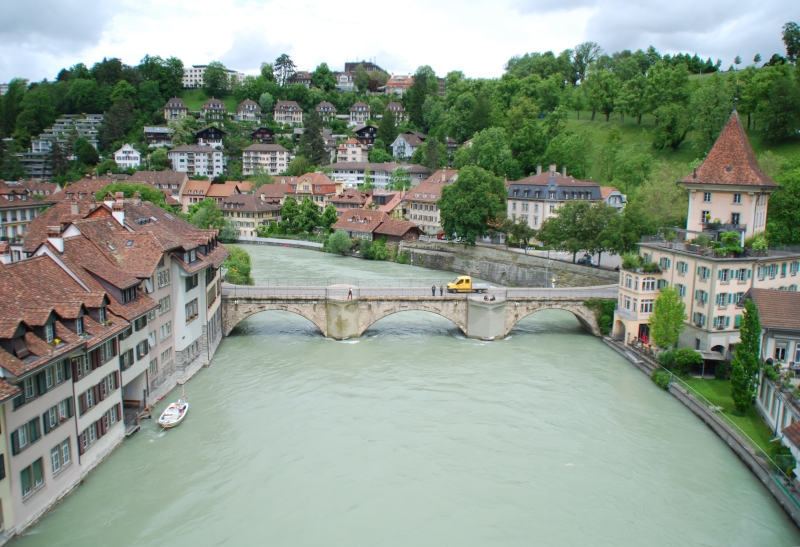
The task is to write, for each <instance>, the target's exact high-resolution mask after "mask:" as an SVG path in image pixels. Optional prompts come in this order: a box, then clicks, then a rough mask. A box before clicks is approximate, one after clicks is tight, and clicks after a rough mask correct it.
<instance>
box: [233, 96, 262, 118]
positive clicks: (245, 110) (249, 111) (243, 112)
mask: <svg viewBox="0 0 800 547" xmlns="http://www.w3.org/2000/svg"><path fill="white" fill-rule="evenodd" d="M236 119H237V120H238V121H240V122H257V121H259V120H260V119H261V107H260V106H258V103H257V102H255V101H251V100H250V99H245V100H244V101H242V102H240V103H239V105H238V106H237V107H236Z"/></svg>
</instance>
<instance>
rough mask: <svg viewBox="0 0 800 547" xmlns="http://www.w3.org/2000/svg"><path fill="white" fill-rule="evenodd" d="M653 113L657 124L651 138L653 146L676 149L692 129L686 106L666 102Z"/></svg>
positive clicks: (662, 148) (661, 148)
mask: <svg viewBox="0 0 800 547" xmlns="http://www.w3.org/2000/svg"><path fill="white" fill-rule="evenodd" d="M655 115H656V117H657V118H658V125H657V126H656V132H655V136H654V138H653V148H655V149H656V150H664V149H665V148H672V149H673V150H677V149H678V147H679V146H680V145H681V143H682V142H683V141H684V139H685V138H686V135H687V134H688V133H689V131H690V130H691V129H692V121H691V119H690V118H689V112H688V111H687V109H686V107H685V106H683V105H681V104H676V103H671V104H667V105H664V106H662V107H660V108H658V109H657V110H656V111H655Z"/></svg>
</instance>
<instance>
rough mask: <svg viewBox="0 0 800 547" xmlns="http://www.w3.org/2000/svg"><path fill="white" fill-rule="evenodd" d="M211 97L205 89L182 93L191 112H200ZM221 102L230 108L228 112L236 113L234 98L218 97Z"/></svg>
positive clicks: (188, 90)
mask: <svg viewBox="0 0 800 547" xmlns="http://www.w3.org/2000/svg"><path fill="white" fill-rule="evenodd" d="M210 98H211V97H210V96H208V95H207V94H206V90H205V89H184V90H183V91H181V99H183V102H184V103H186V107H187V108H188V109H189V110H200V109H201V108H202V106H203V103H205V102H206V101H207V100H209V99H210ZM217 99H219V100H220V101H222V102H223V103H225V106H227V107H228V110H229V111H231V112H234V113H235V112H236V106H237V104H238V103H237V102H236V99H234V98H233V97H232V96H227V97H217Z"/></svg>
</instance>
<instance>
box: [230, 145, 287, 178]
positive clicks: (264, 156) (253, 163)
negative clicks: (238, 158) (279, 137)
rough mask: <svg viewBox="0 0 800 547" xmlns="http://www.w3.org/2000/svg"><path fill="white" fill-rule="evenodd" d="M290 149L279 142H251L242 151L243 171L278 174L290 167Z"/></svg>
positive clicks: (246, 172) (245, 173)
mask: <svg viewBox="0 0 800 547" xmlns="http://www.w3.org/2000/svg"><path fill="white" fill-rule="evenodd" d="M290 159H291V158H290V156H289V151H288V150H286V149H285V148H284V147H283V146H281V145H279V144H251V145H250V146H248V147H247V148H245V149H244V150H243V151H242V173H243V174H244V175H254V174H256V173H257V172H261V173H268V174H270V175H278V174H280V173H283V172H284V171H286V170H287V169H288V168H289V161H290Z"/></svg>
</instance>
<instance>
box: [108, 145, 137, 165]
mask: <svg viewBox="0 0 800 547" xmlns="http://www.w3.org/2000/svg"><path fill="white" fill-rule="evenodd" d="M114 162H115V163H116V164H117V165H119V166H120V167H122V168H123V169H127V168H128V167H133V168H134V169H135V168H137V167H139V165H140V164H141V163H142V153H141V152H139V151H138V150H136V149H135V148H134V147H133V146H131V145H130V144H127V143H125V145H124V146H123V147H122V148H120V149H119V150H117V151H116V152H114Z"/></svg>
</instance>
